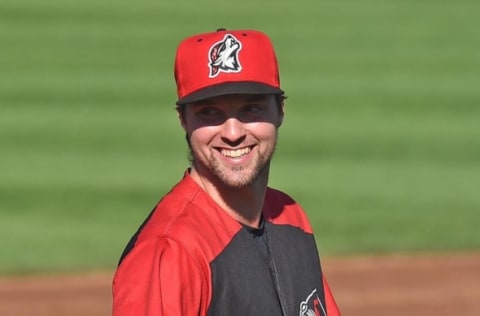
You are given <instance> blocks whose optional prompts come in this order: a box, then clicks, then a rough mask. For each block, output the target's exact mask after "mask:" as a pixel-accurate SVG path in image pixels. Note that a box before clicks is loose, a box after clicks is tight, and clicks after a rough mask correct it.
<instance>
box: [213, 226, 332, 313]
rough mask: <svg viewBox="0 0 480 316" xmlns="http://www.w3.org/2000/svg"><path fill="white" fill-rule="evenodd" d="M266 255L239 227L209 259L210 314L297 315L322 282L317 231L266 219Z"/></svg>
mask: <svg viewBox="0 0 480 316" xmlns="http://www.w3.org/2000/svg"><path fill="white" fill-rule="evenodd" d="M264 234H265V240H266V242H267V248H268V257H265V254H264V253H262V250H261V248H260V247H259V245H258V241H256V240H255V239H254V238H255V236H254V235H252V234H251V233H250V232H248V230H247V229H245V228H243V229H241V230H240V231H239V232H238V233H237V234H236V235H235V236H234V237H233V238H232V240H231V242H230V243H229V244H228V245H227V247H226V248H225V249H224V250H223V251H222V252H221V253H220V254H219V255H218V256H217V257H216V258H215V259H214V260H213V261H212V262H211V264H210V266H211V270H212V287H213V293H212V300H211V304H210V307H209V312H208V315H234V316H235V315H238V316H240V315H241V316H245V315H262V316H264V315H265V316H268V315H272V316H278V315H295V316H297V315H299V313H300V305H301V303H302V302H303V301H305V300H306V299H307V297H308V296H309V294H311V293H312V291H314V290H316V291H317V292H316V293H317V294H318V296H319V298H320V299H321V300H322V304H323V306H325V304H324V302H323V301H324V299H323V283H322V274H321V270H320V263H319V258H318V254H317V249H316V245H315V240H314V238H313V235H311V234H307V233H305V232H304V231H303V230H301V229H299V228H297V227H293V226H289V225H273V224H271V223H266V225H265V232H264Z"/></svg>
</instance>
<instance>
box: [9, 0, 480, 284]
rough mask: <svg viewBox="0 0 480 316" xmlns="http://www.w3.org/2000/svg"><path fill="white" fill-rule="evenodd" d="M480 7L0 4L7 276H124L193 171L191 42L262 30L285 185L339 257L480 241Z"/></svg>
mask: <svg viewBox="0 0 480 316" xmlns="http://www.w3.org/2000/svg"><path fill="white" fill-rule="evenodd" d="M479 12H480V3H479V2H478V1H474V0H459V1H433V0H420V1H418V0H403V1H400V0H397V1H380V0H361V1H358V0H344V1H333V0H324V1H317V0H299V1H281V0H276V1H273V0H264V1H253V0H245V1H237V2H226V1H212V0H206V1H193V0H189V1H147V0H137V1H125V0H115V1H113V0H102V1H99V0H95V1H93V0H83V1H74V0H43V1H38V0H37V1H36V0H2V1H1V2H0V240H1V242H0V254H1V255H0V274H4V275H8V274H19V273H20V274H25V273H39V272H42V273H43V272H66V271H87V270H96V269H107V270H113V269H114V268H115V266H116V263H117V260H118V258H119V256H120V254H121V251H122V250H123V248H124V246H125V244H126V243H127V242H128V240H129V238H130V236H131V235H132V234H133V233H134V232H135V230H136V229H137V227H138V226H139V225H140V223H141V222H142V221H143V219H144V218H145V217H146V216H147V214H148V213H149V212H150V210H151V209H152V208H153V206H154V205H155V204H156V203H157V201H158V200H159V199H160V198H161V197H162V196H163V195H164V194H165V193H166V192H167V191H168V190H169V189H170V188H171V186H172V185H173V184H175V183H176V182H177V181H178V180H179V179H180V178H181V177H182V175H183V172H184V170H185V168H186V167H187V166H188V160H187V150H186V144H185V140H184V135H183V132H182V130H181V128H180V126H179V124H178V121H177V118H176V113H175V111H174V104H175V101H176V91H175V84H174V79H173V60H174V55H175V49H176V46H177V44H178V42H179V41H180V40H181V39H183V38H184V37H187V36H190V35H192V34H195V33H202V32H209V31H213V30H215V29H217V28H219V27H225V28H227V29H237V28H247V29H250V28H253V29H260V30H262V31H264V32H266V33H268V34H269V35H270V37H271V39H272V41H273V42H274V44H275V47H276V50H277V54H278V59H279V64H280V71H281V80H282V86H283V89H284V90H285V91H286V92H287V95H288V100H287V116H286V120H285V123H284V125H283V127H282V129H281V130H280V140H279V145H278V151H277V154H276V156H275V157H274V161H273V166H272V175H271V183H270V184H271V185H272V186H274V187H277V188H279V189H282V190H285V191H287V192H288V193H290V195H292V196H293V197H294V198H296V199H297V200H298V201H299V202H300V203H301V204H302V205H303V206H304V208H305V209H306V211H307V212H308V214H309V216H310V219H311V221H312V224H313V226H314V230H315V233H316V237H317V241H318V244H319V248H320V251H321V252H322V253H323V254H324V255H327V256H341V255H356V254H364V253H369V254H372V253H373V254H378V253H410V252H417V253H418V252H443V251H445V252H451V251H455V250H457V251H458V250H460V251H468V250H475V249H476V250H478V249H479V248H480V230H479V229H478V226H479V223H480V194H479V193H478V192H479V187H480V124H479V122H480V53H479V52H480V50H479V48H480V36H479V29H480V19H479Z"/></svg>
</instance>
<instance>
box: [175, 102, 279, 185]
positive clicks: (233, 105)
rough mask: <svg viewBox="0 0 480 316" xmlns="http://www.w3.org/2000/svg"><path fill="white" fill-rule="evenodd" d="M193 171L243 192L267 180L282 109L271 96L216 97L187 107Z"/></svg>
mask: <svg viewBox="0 0 480 316" xmlns="http://www.w3.org/2000/svg"><path fill="white" fill-rule="evenodd" d="M180 119H181V123H182V126H183V128H184V129H185V131H186V133H187V139H188V142H189V146H190V150H191V153H192V158H193V168H194V170H195V172H197V173H198V175H199V176H200V177H201V178H202V181H203V180H204V179H206V180H208V181H210V182H216V184H217V185H224V186H227V187H229V188H243V187H246V186H248V185H250V184H252V183H254V182H255V180H257V179H258V178H259V177H260V176H266V177H268V168H269V165H270V159H271V158H272V155H273V153H274V151H275V144H276V141H277V129H278V127H279V126H280V125H281V122H282V119H283V107H279V106H278V105H277V102H276V99H275V97H274V96H273V95H228V96H219V97H215V98H211V99H207V100H203V101H200V102H196V103H192V104H188V105H186V106H185V111H184V114H183V116H182V115H180Z"/></svg>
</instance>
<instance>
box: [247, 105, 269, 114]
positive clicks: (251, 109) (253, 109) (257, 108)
mask: <svg viewBox="0 0 480 316" xmlns="http://www.w3.org/2000/svg"><path fill="white" fill-rule="evenodd" d="M264 108H265V106H264V105H262V104H257V103H251V104H247V105H245V107H244V108H243V112H245V113H249V114H258V113H260V112H262V111H263V109H264Z"/></svg>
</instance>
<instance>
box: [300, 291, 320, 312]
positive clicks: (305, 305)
mask: <svg viewBox="0 0 480 316" xmlns="http://www.w3.org/2000/svg"><path fill="white" fill-rule="evenodd" d="M326 315H327V313H326V312H325V307H323V304H322V301H321V300H320V298H319V297H318V294H317V289H315V290H313V291H312V293H310V295H309V296H308V297H307V299H306V300H305V301H303V302H301V303H300V316H326Z"/></svg>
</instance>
